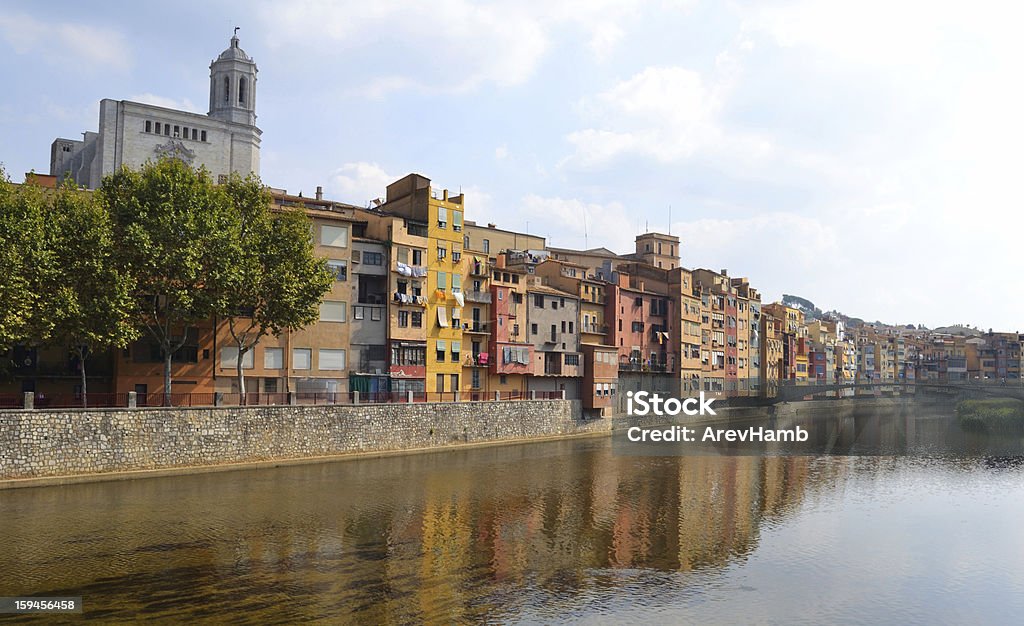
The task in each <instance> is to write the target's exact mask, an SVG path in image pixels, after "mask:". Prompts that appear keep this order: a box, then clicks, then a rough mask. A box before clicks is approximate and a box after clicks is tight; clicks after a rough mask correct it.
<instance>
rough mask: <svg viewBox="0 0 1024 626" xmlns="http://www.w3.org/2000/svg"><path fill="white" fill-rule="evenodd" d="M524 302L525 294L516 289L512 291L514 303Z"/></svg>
mask: <svg viewBox="0 0 1024 626" xmlns="http://www.w3.org/2000/svg"><path fill="white" fill-rule="evenodd" d="M522 303H523V294H521V293H519V292H516V291H513V292H512V304H522Z"/></svg>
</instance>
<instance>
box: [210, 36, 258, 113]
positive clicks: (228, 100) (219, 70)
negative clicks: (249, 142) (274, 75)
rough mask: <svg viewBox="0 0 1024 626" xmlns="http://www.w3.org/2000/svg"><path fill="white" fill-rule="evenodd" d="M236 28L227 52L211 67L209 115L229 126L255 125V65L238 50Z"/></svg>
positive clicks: (242, 51) (247, 56) (222, 53)
mask: <svg viewBox="0 0 1024 626" xmlns="http://www.w3.org/2000/svg"><path fill="white" fill-rule="evenodd" d="M238 30H239V27H238V26H236V27H235V30H234V33H233V34H232V36H231V43H230V45H229V47H228V49H227V50H225V51H224V52H221V53H220V56H218V57H217V58H216V59H215V60H214V61H213V62H211V63H210V111H209V113H208V115H209V116H210V117H214V118H217V119H220V120H224V121H227V122H235V123H238V124H246V125H248V126H255V125H256V72H257V69H256V63H255V62H254V61H253V60H252V59H251V58H249V55H247V54H246V53H245V51H244V50H242V48H241V47H239V45H238V44H239V41H238Z"/></svg>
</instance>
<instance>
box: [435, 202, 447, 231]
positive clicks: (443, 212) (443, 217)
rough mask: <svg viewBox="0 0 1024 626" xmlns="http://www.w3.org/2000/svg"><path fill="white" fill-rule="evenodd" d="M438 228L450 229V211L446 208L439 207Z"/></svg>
mask: <svg viewBox="0 0 1024 626" xmlns="http://www.w3.org/2000/svg"><path fill="white" fill-rule="evenodd" d="M437 227H438V228H448V209H447V208H446V207H443V206H439V207H437Z"/></svg>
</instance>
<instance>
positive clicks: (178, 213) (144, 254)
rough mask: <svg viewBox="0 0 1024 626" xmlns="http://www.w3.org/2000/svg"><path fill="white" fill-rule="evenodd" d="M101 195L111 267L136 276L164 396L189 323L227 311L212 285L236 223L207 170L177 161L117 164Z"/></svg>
mask: <svg viewBox="0 0 1024 626" xmlns="http://www.w3.org/2000/svg"><path fill="white" fill-rule="evenodd" d="M99 196H100V199H101V202H102V203H103V206H104V207H105V208H106V209H107V210H108V211H109V212H110V215H111V218H112V220H113V224H114V236H115V238H116V240H117V255H116V261H117V266H118V268H119V269H120V270H121V271H124V272H125V273H127V274H129V275H131V276H133V277H134V280H135V294H134V295H135V305H136V307H137V311H136V312H137V316H138V319H139V320H140V322H141V325H142V327H143V329H144V331H145V332H146V333H147V334H148V335H149V336H151V337H152V338H153V340H154V341H155V342H156V343H157V344H158V345H159V346H160V350H161V353H162V356H163V360H164V393H165V394H168V395H169V394H170V392H171V360H172V358H173V355H174V353H176V352H177V351H178V350H180V349H181V347H182V346H183V345H184V344H185V341H186V339H187V337H188V328H189V327H190V326H191V325H193V324H195V323H196V322H198V321H200V320H205V319H209V318H210V317H212V316H213V315H214V314H216V313H218V312H220V311H223V310H224V309H225V306H226V300H225V299H224V297H223V293H222V292H221V291H219V290H218V288H217V287H218V286H219V285H221V284H224V283H225V282H226V281H227V280H228V279H229V276H230V273H231V272H232V271H233V270H232V263H233V261H234V259H235V258H237V256H238V253H237V249H238V245H239V242H238V233H237V220H235V219H233V212H232V210H231V207H230V203H229V202H228V200H227V196H226V194H224V192H223V191H222V190H221V189H219V188H218V187H217V186H216V185H214V184H213V181H212V180H211V179H210V175H209V173H208V172H207V171H206V170H205V169H199V170H195V169H193V168H192V167H190V166H189V165H187V164H186V163H184V162H182V161H180V160H177V159H161V160H159V161H156V162H150V163H147V164H145V165H143V167H142V168H141V169H140V170H139V171H132V170H130V169H128V168H122V169H121V170H119V171H117V172H115V173H114V174H112V175H110V176H108V177H107V178H105V179H104V181H103V184H102V185H101V187H100V190H99Z"/></svg>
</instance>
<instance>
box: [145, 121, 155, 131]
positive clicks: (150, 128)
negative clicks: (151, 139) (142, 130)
mask: <svg viewBox="0 0 1024 626" xmlns="http://www.w3.org/2000/svg"><path fill="white" fill-rule="evenodd" d="M146 132H147V133H151V132H153V122H151V121H149V120H146Z"/></svg>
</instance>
